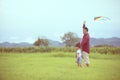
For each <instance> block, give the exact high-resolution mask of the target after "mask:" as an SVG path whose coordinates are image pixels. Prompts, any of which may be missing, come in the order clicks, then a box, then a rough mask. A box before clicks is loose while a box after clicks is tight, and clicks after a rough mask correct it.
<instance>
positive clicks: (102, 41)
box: [0, 37, 120, 47]
mask: <svg viewBox="0 0 120 80" xmlns="http://www.w3.org/2000/svg"><path fill="white" fill-rule="evenodd" d="M90 45H91V46H96V45H113V46H115V47H120V38H117V37H112V38H91V39H90ZM32 46H33V44H30V43H27V42H21V43H9V42H3V43H0V47H32ZM49 46H53V47H64V46H65V44H64V43H61V42H59V41H53V40H49Z"/></svg>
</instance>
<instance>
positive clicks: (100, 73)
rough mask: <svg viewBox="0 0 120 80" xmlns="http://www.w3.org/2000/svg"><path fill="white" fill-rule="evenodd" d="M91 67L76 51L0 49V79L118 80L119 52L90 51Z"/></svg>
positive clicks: (119, 68) (119, 72) (119, 71)
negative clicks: (79, 60)
mask: <svg viewBox="0 0 120 80" xmlns="http://www.w3.org/2000/svg"><path fill="white" fill-rule="evenodd" d="M90 62H91V64H90V67H86V66H85V64H84V61H83V68H80V67H78V66H77V65H76V63H75V52H63V51H59V52H58V51H57V52H44V53H43V52H37V53H15V52H11V53H5V52H3V53H0V80H119V79H120V54H100V53H93V52H92V53H91V54H90Z"/></svg>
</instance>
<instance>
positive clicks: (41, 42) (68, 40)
mask: <svg viewBox="0 0 120 80" xmlns="http://www.w3.org/2000/svg"><path fill="white" fill-rule="evenodd" d="M61 40H62V42H63V43H65V44H66V47H72V46H74V45H75V44H76V43H78V42H79V40H80V38H79V37H78V36H77V34H76V33H73V32H68V33H65V34H64V35H63V36H62V37H61ZM33 45H34V46H43V47H48V46H49V40H48V39H42V38H38V39H37V40H36V41H35V42H34V43H33Z"/></svg>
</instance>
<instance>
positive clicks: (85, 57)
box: [82, 51, 90, 67]
mask: <svg viewBox="0 0 120 80" xmlns="http://www.w3.org/2000/svg"><path fill="white" fill-rule="evenodd" d="M82 55H83V59H84V61H85V64H86V66H87V67H89V66H90V61H89V54H88V53H87V52H85V51H83V53H82Z"/></svg>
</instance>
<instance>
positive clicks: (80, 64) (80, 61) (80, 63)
mask: <svg viewBox="0 0 120 80" xmlns="http://www.w3.org/2000/svg"><path fill="white" fill-rule="evenodd" d="M79 67H81V68H82V57H79Z"/></svg>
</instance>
